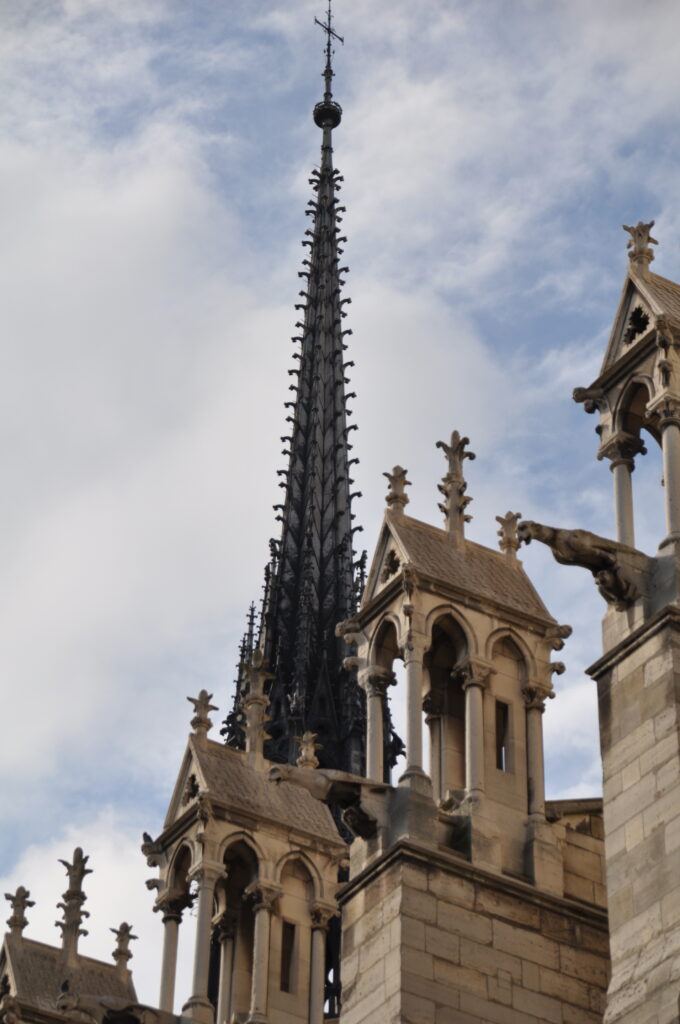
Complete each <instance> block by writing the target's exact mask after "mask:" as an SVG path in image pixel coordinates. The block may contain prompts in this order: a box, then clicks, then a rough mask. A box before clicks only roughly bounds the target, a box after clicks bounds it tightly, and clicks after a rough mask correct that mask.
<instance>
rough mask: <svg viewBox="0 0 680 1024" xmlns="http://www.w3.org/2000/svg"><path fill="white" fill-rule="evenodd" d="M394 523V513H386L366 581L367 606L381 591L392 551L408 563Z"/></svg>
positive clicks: (364, 599)
mask: <svg viewBox="0 0 680 1024" xmlns="http://www.w3.org/2000/svg"><path fill="white" fill-rule="evenodd" d="M393 522H394V516H393V515H392V513H391V512H386V513H385V518H384V519H383V524H382V526H381V528H380V533H379V535H378V543H377V544H376V546H375V551H374V552H373V558H372V559H371V568H370V569H369V572H368V578H367V580H366V587H365V590H364V598H363V603H364V604H366V602H367V601H370V599H371V598H372V597H373V596H374V595H375V594H376V593H377V592H378V590H379V589H380V583H381V580H380V576H381V574H382V570H383V567H384V565H385V562H386V559H387V555H388V553H389V551H390V550H394V551H396V553H397V556H398V558H399V560H400V562H402V563H403V562H407V561H408V555H407V553H406V551H405V550H404V548H403V547H402V545H401V543H400V541H399V536H398V534H396V533H395V532H394V530H392V528H391V527H392V523H393Z"/></svg>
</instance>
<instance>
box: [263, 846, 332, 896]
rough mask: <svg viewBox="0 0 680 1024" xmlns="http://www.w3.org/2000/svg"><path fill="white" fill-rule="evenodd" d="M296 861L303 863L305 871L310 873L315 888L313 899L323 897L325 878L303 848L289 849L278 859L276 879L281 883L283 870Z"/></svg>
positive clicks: (275, 872)
mask: <svg viewBox="0 0 680 1024" xmlns="http://www.w3.org/2000/svg"><path fill="white" fill-rule="evenodd" d="M294 862H297V863H299V864H302V866H303V867H304V869H305V871H307V873H308V875H309V879H310V882H311V884H312V889H313V897H312V899H313V900H320V899H323V895H324V889H323V880H322V878H321V874H320V872H319V869H318V868H317V866H316V864H314V862H313V861H311V860H310V859H309V857H308V856H307V854H306V853H304V851H302V850H289V851H288V853H284V855H283V856H282V857H281V858H280V859H279V860H278V861H277V863H276V866H275V868H274V881H275V882H277V883H278V884H279V885H280V884H281V877H282V875H283V872H284V871H285V868H286V866H287V865H288V864H292V863H294Z"/></svg>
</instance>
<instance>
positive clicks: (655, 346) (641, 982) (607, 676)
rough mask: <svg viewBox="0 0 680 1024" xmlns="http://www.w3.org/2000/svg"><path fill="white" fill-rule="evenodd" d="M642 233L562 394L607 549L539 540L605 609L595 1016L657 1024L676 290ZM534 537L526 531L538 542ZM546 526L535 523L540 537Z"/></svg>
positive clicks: (679, 850) (664, 907)
mask: <svg viewBox="0 0 680 1024" xmlns="http://www.w3.org/2000/svg"><path fill="white" fill-rule="evenodd" d="M653 223H654V222H653V221H652V222H651V223H650V224H643V223H638V224H637V225H636V226H635V227H627V228H626V231H628V232H629V233H630V235H631V239H630V241H629V243H628V247H629V249H630V261H629V266H628V272H627V274H626V279H625V282H624V287H623V293H622V296H621V300H620V302H619V307H618V310H617V313H616V317H615V319H614V325H613V328H612V332H611V337H610V341H609V345H608V347H607V352H606V354H605V358H604V363H603V365H602V370H601V372H600V375H599V377H598V378H597V379H596V380H595V381H594V382H593V384H591V386H590V387H589V388H579V389H577V390H576V391H575V392H574V398H575V400H576V401H577V402H583V403H584V404H585V408H586V411H587V412H591V413H592V412H595V411H598V412H599V414H600V423H599V426H598V427H597V432H598V434H599V436H600V448H599V452H598V458H600V459H608V460H610V463H611V470H612V473H613V476H614V501H615V510H616V536H617V540H616V542H613V541H609V540H605V539H603V538H599V537H593V535H591V534H586V533H585V532H584V531H578V530H577V531H571V532H569V531H552V535H548V534H546V535H545V536H539V539H542V540H546V541H547V543H549V544H550V545H551V546H552V547H553V550H554V552H555V557H557V558H558V560H559V561H565V562H573V563H576V564H580V565H584V566H587V567H588V568H590V569H591V571H592V573H593V575H594V576H595V579H596V581H597V583H598V585H599V589H600V592H601V593H602V595H603V596H604V598H605V599H606V601H607V603H608V608H607V611H606V614H605V617H604V624H603V646H604V655H603V657H602V658H600V660H599V661H597V662H596V663H595V664H594V665H593V666H592V667H591V668H590V669H589V672H590V674H591V675H592V677H593V678H594V679H595V680H596V681H597V687H598V696H599V708H600V740H601V749H602V761H603V768H604V801H605V817H604V821H605V832H606V836H605V848H606V858H607V885H608V890H609V921H610V929H611V954H612V979H611V985H610V988H609V995H608V1001H607V1011H606V1014H605V1021H606V1022H607V1024H614V1022H617V1024H619V1022H630V1024H633V1022H635V1024H646V1022H649V1024H651V1022H652V1021H653V1022H654V1024H668V1022H670V1021H677V1020H678V999H679V997H680V957H679V954H680V896H679V894H678V893H679V890H678V878H679V877H680V646H679V641H680V347H679V346H680V285H678V284H676V283H674V282H672V281H668V280H666V279H665V278H663V277H659V276H658V275H657V274H653V273H652V272H651V271H650V268H649V265H650V262H651V261H652V260H653V258H654V254H653V251H652V249H651V244H656V241H655V239H653V238H652V237H651V235H650V231H651V228H652V226H653ZM642 431H646V434H647V436H648V439H650V440H651V443H652V444H658V445H660V447H661V450H662V454H663V475H664V491H663V493H664V498H663V499H662V498H661V494H660V495H659V500H660V501H661V500H664V502H665V512H666V527H667V533H666V536H665V538H663V540H662V541H661V544H660V546H659V549H658V551H657V553H656V555H655V556H654V557H648V556H647V555H645V554H643V553H642V552H640V551H638V550H636V548H635V546H634V544H635V535H634V523H633V495H632V476H631V474H632V472H633V468H634V459H635V458H636V457H637V456H639V455H643V454H644V453H645V445H644V443H643V434H642ZM540 529H541V528H537V529H534V530H533V531H532V530H531V527H530V529H529V532H530V533H531V532H534V533H537V534H540ZM543 529H546V528H543Z"/></svg>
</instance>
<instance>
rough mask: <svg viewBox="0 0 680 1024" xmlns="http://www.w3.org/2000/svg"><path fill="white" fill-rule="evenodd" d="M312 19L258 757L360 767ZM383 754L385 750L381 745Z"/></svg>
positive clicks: (326, 112) (335, 277)
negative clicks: (306, 749)
mask: <svg viewBox="0 0 680 1024" xmlns="http://www.w3.org/2000/svg"><path fill="white" fill-rule="evenodd" d="M319 24H321V23H320V22H319ZM321 27H322V28H323V29H324V30H325V31H326V34H327V45H326V65H325V69H324V72H323V77H324V82H325V88H324V96H323V99H322V100H321V101H320V102H319V103H317V104H316V106H315V107H314V113H313V116H314V121H315V123H316V124H317V125H318V127H319V128H320V129H321V131H322V139H321V161H320V166H319V168H318V169H315V170H314V171H312V176H311V178H310V184H311V186H312V189H313V191H314V197H313V198H312V199H311V200H310V201H309V203H308V209H307V211H306V212H307V215H308V216H309V217H310V219H311V224H310V226H309V228H308V229H307V231H306V232H305V237H304V240H303V242H302V244H303V246H304V247H305V248H306V249H307V252H306V254H305V258H304V259H303V264H302V270H301V271H300V272H299V277H300V279H301V280H302V281H303V282H304V288H303V290H302V291H301V292H300V301H299V303H298V304H297V305H296V309H297V310H298V311H299V313H300V318H299V320H298V322H297V324H296V328H297V329H298V333H297V335H296V337H295V338H294V339H293V341H294V342H295V343H296V344H298V345H299V350H298V351H296V352H295V354H294V356H293V358H294V360H295V364H294V367H293V368H292V369H290V370H289V371H288V373H289V375H290V377H291V383H290V391H291V400H290V401H289V402H286V407H287V409H288V410H289V413H288V416H287V418H286V421H287V423H288V424H289V426H290V429H289V430H288V432H287V435H286V436H285V437H283V438H282V440H283V441H284V443H285V444H286V447H285V448H284V454H285V455H286V456H287V458H288V466H287V469H285V470H280V471H279V474H280V476H281V481H280V486H281V488H282V490H283V498H282V502H281V504H280V505H277V506H275V509H276V510H277V511H278V513H279V515H278V516H277V518H279V519H280V520H281V523H282V528H281V537H280V540H279V541H275V542H272V559H271V562H270V564H269V566H268V568H267V570H266V573H265V587H264V600H263V609H262V616H261V623H260V635H259V637H258V640H257V643H258V646H259V647H260V648H261V649H262V650H263V652H264V657H265V661H266V663H267V665H268V667H269V669H270V671H271V672H272V674H273V677H274V678H273V681H272V684H271V688H270V691H269V696H270V707H269V712H268V714H269V717H270V722H269V723H268V727H267V728H268V732H269V734H270V737H271V739H270V740H269V741H268V742H267V744H266V747H265V754H266V756H267V757H269V758H270V759H272V760H277V761H281V762H290V763H292V764H294V763H295V762H296V760H297V757H298V754H299V750H298V740H297V738H298V737H300V736H302V735H303V734H304V733H306V732H312V733H315V734H316V735H317V737H318V744H319V758H320V762H321V764H322V766H323V767H332V768H339V769H344V770H346V771H352V772H356V773H361V772H362V771H363V767H364V732H365V705H364V697H363V693H362V691H361V690H360V688H359V686H358V684H357V682H356V677H355V674H354V672H353V671H351V670H347V669H345V668H344V667H343V659H344V657H345V656H346V654H347V651H346V650H345V648H344V643H343V641H342V640H341V639H340V638H337V637H336V636H335V626H336V624H337V623H338V622H341V621H343V620H345V619H347V618H349V617H350V616H351V615H352V614H353V613H354V611H355V609H356V605H357V598H358V596H359V594H360V589H361V587H362V585H363V574H364V565H365V559H364V558H361V559H358V560H356V559H355V554H354V549H353V535H354V533H355V531H356V530H357V529H359V527H355V526H353V520H354V515H353V513H352V499H353V498H354V497H358V493H352V483H353V481H352V479H351V476H350V472H351V466H352V464H353V463H356V462H358V459H356V458H352V457H351V451H352V445H351V443H350V437H351V433H352V431H353V430H355V429H356V428H355V427H354V425H351V424H350V423H349V417H350V416H351V412H350V411H349V410H348V408H347V402H348V399H350V398H353V397H354V395H353V394H347V393H346V388H345V385H346V384H347V383H348V378H347V370H348V368H349V367H350V366H352V365H353V364H352V363H351V362H348V361H347V360H346V358H345V351H346V348H347V346H346V343H345V337H346V336H347V335H349V334H351V331H350V330H346V329H344V326H343V324H344V320H345V317H346V309H345V307H346V306H347V304H348V303H349V302H350V299H348V298H343V296H342V287H343V284H344V275H345V274H346V273H347V271H348V268H347V267H344V266H340V257H341V255H342V252H343V249H342V244H343V242H345V241H346V239H345V238H344V237H343V236H342V234H341V231H342V229H341V223H342V214H343V213H344V207H343V206H342V205H340V200H339V198H338V193H339V192H340V188H341V183H342V180H343V179H342V176H341V175H340V173H339V172H338V171H337V170H336V169H335V168H334V167H333V138H332V133H333V129H334V128H336V127H337V126H338V125H339V124H340V121H341V118H342V109H341V107H340V105H339V104H338V103H337V102H336V101H335V100H334V99H333V93H332V81H333V69H332V59H331V58H332V39H334V38H337V39H339V38H340V37H339V36H337V34H336V33H334V32H333V29H332V26H331V15H330V9H329V12H328V20H327V23H326V24H325V25H324V24H321ZM239 684H242V679H241V678H239ZM240 688H241V686H239V689H240ZM240 699H241V697H240V696H239V694H238V693H237V695H236V702H235V707H234V710H233V711H232V714H231V715H230V716H229V719H227V723H226V727H225V729H224V730H223V732H225V733H226V737H227V742H228V743H231V744H233V745H234V746H241V731H240V728H239V725H240V722H239V721H238V712H237V703H238V702H239V701H240ZM389 738H390V740H391V738H392V734H391V730H390V731H389ZM397 744H398V741H397ZM395 749H398V746H397V747H396V748H395ZM387 760H388V762H390V763H391V762H392V761H393V758H392V757H390V756H389V752H388V757H387Z"/></svg>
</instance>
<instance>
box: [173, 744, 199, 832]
mask: <svg viewBox="0 0 680 1024" xmlns="http://www.w3.org/2000/svg"><path fill="white" fill-rule="evenodd" d="M207 789H208V784H207V780H206V778H205V776H204V774H203V771H202V769H201V765H200V762H199V760H198V758H197V757H196V753H195V751H194V748H193V741H192V740H189V744H188V746H187V749H186V751H185V753H184V757H183V758H182V765H181V767H180V770H179V774H178V776H177V782H176V783H175V788H174V791H173V794H172V799H171V800H170V805H169V807H168V813H167V815H166V817H165V823H164V825H163V828H164V829H166V828H169V827H170V825H172V824H173V822H175V821H177V819H178V818H181V816H182V815H183V814H184V812H185V811H186V810H187V808H188V807H189V805H190V804H191V803H192V802H193V801H194V800H195V799H196V797H197V796H198V794H199V793H201V792H203V793H204V792H206V791H207Z"/></svg>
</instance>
